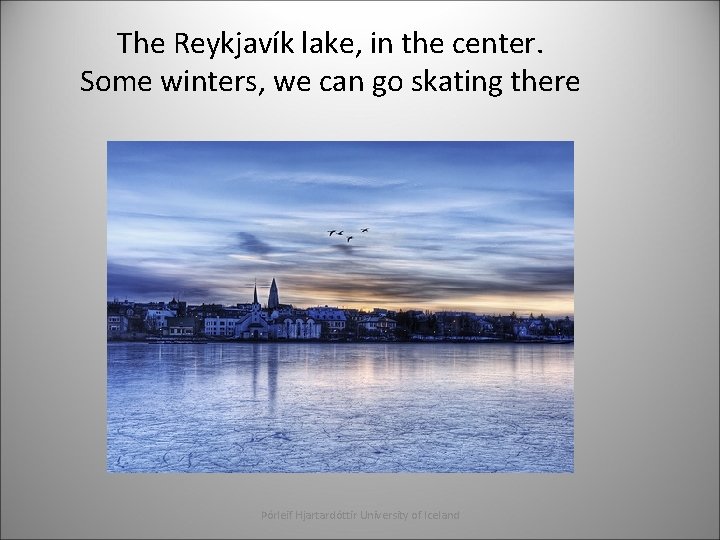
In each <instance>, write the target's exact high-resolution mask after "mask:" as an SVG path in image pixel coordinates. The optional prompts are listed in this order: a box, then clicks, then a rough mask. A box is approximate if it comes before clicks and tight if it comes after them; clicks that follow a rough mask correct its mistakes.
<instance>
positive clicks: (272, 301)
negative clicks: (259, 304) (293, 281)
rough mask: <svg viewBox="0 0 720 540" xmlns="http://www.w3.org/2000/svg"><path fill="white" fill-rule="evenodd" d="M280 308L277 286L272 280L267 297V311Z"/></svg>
mask: <svg viewBox="0 0 720 540" xmlns="http://www.w3.org/2000/svg"><path fill="white" fill-rule="evenodd" d="M278 307H280V299H279V298H278V289H277V284H276V283H275V278H273V280H272V284H271V285H270V295H269V296H268V309H275V308H278Z"/></svg>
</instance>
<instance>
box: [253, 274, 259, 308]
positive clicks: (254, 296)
mask: <svg viewBox="0 0 720 540" xmlns="http://www.w3.org/2000/svg"><path fill="white" fill-rule="evenodd" d="M257 303H258V301H257V279H255V292H254V293H253V304H257Z"/></svg>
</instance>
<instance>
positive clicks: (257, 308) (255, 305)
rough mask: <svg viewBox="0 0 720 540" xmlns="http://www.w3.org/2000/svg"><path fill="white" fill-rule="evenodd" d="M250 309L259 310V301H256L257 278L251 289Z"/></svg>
mask: <svg viewBox="0 0 720 540" xmlns="http://www.w3.org/2000/svg"><path fill="white" fill-rule="evenodd" d="M252 310H253V311H260V302H258V299H257V280H256V281H255V289H253V303H252Z"/></svg>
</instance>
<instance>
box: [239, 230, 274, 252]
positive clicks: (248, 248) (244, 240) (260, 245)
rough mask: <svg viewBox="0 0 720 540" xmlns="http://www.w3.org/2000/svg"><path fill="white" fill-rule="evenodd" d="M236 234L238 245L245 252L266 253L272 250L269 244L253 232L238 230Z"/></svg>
mask: <svg viewBox="0 0 720 540" xmlns="http://www.w3.org/2000/svg"><path fill="white" fill-rule="evenodd" d="M236 236H237V239H238V244H237V245H238V247H239V248H240V249H241V250H243V251H245V252H247V253H253V254H256V255H267V254H268V253H270V251H271V250H272V248H271V247H270V245H269V244H266V243H265V242H263V241H262V240H260V239H259V238H258V237H257V236H255V235H254V234H251V233H248V232H238V233H236Z"/></svg>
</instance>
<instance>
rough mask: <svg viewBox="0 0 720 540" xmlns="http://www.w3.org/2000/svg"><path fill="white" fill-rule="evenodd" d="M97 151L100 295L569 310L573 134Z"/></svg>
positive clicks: (124, 145)
mask: <svg viewBox="0 0 720 540" xmlns="http://www.w3.org/2000/svg"><path fill="white" fill-rule="evenodd" d="M107 150H108V170H107V174H108V178H107V190H108V222H107V235H108V236H107V240H108V242H107V258H108V298H109V299H112V298H115V297H117V298H120V299H125V298H127V299H128V300H131V301H136V302H143V301H151V300H170V299H171V298H172V297H173V296H175V297H178V296H179V297H180V299H182V300H186V301H188V302H189V303H202V302H206V303H207V302H216V303H222V304H233V305H234V304H235V303H238V302H249V301H251V300H252V287H253V283H254V281H255V279H257V284H258V294H259V296H260V297H261V301H266V300H267V293H268V290H269V286H270V282H271V281H272V279H273V278H275V279H276V281H277V284H278V288H279V292H280V301H281V302H282V303H291V304H294V305H296V306H298V307H306V306H311V305H326V304H327V305H332V306H340V307H348V308H350V307H355V308H372V307H378V306H382V307H387V308H392V309H413V308H414V309H432V310H439V309H451V310H467V311H474V312H477V313H509V312H511V311H516V312H517V313H518V314H528V313H530V312H534V313H535V314H536V315H538V314H539V313H545V314H546V315H572V314H573V310H574V308H573V280H574V264H573V259H574V223H573V206H574V193H573V144H572V142H109V143H108V146H107ZM364 227H368V228H369V230H368V231H367V232H365V233H361V232H360V229H361V228H364ZM332 229H336V230H344V233H343V236H340V237H338V236H337V235H333V236H329V235H328V232H327V231H328V230H332ZM350 235H351V236H353V238H352V240H350V242H348V241H347V237H348V236H350Z"/></svg>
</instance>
